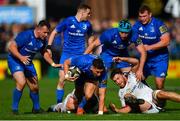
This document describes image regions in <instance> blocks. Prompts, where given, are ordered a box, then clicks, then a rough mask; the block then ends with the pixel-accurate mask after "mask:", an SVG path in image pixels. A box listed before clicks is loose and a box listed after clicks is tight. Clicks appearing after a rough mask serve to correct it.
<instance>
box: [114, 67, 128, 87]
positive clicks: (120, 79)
mask: <svg viewBox="0 0 180 121" xmlns="http://www.w3.org/2000/svg"><path fill="white" fill-rule="evenodd" d="M110 78H111V80H113V81H114V82H115V83H116V84H117V85H118V86H119V87H121V88H123V87H124V86H125V85H126V80H127V77H126V76H125V75H124V74H123V72H122V71H121V70H120V69H114V70H113V71H112V72H111V76H110Z"/></svg>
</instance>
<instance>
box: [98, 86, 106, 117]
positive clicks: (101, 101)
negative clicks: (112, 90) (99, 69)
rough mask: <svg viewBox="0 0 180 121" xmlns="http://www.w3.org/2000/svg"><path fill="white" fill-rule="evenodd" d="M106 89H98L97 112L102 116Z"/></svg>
mask: <svg viewBox="0 0 180 121" xmlns="http://www.w3.org/2000/svg"><path fill="white" fill-rule="evenodd" d="M105 95H106V88H99V112H98V114H100V115H102V114H103V112H104V102H105Z"/></svg>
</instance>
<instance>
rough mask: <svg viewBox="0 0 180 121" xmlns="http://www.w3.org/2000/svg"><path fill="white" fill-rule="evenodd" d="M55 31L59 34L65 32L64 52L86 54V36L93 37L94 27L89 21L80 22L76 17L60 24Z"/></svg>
mask: <svg viewBox="0 0 180 121" xmlns="http://www.w3.org/2000/svg"><path fill="white" fill-rule="evenodd" d="M55 29H56V31H57V32H58V33H61V32H63V36H64V45H63V51H64V52H68V53H72V54H83V53H84V51H85V39H86V35H89V36H90V35H92V26H91V24H90V22H89V21H81V22H78V21H77V19H76V18H75V16H71V17H68V18H66V19H64V20H63V21H62V22H61V23H59V24H58V25H57V26H56V28H55Z"/></svg>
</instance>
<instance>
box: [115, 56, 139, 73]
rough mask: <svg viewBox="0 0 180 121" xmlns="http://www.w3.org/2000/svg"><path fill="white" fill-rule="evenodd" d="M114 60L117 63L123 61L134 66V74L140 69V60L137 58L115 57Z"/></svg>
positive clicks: (132, 69)
mask: <svg viewBox="0 0 180 121" xmlns="http://www.w3.org/2000/svg"><path fill="white" fill-rule="evenodd" d="M113 60H114V61H115V62H121V61H125V62H128V63H130V64H132V68H131V71H132V72H134V73H135V72H136V71H137V69H138V67H139V60H138V59H136V58H132V57H114V58H113Z"/></svg>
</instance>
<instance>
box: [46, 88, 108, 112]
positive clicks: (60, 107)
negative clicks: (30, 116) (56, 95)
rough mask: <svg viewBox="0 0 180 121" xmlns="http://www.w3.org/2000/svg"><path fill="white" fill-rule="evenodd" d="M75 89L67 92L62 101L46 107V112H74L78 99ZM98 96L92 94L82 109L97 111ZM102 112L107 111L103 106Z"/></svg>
mask: <svg viewBox="0 0 180 121" xmlns="http://www.w3.org/2000/svg"><path fill="white" fill-rule="evenodd" d="M77 94H79V93H78V92H76V90H75V89H74V90H73V91H72V92H71V93H69V94H68V95H67V96H66V98H65V99H64V101H63V102H61V103H58V104H55V105H52V106H50V107H49V108H48V112H61V113H76V110H77V108H78V99H77ZM98 103H99V99H98V97H97V96H96V95H95V94H93V96H92V97H91V98H90V99H89V101H88V102H87V104H86V105H85V106H84V110H85V112H86V113H97V112H98ZM104 112H107V109H106V108H104Z"/></svg>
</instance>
